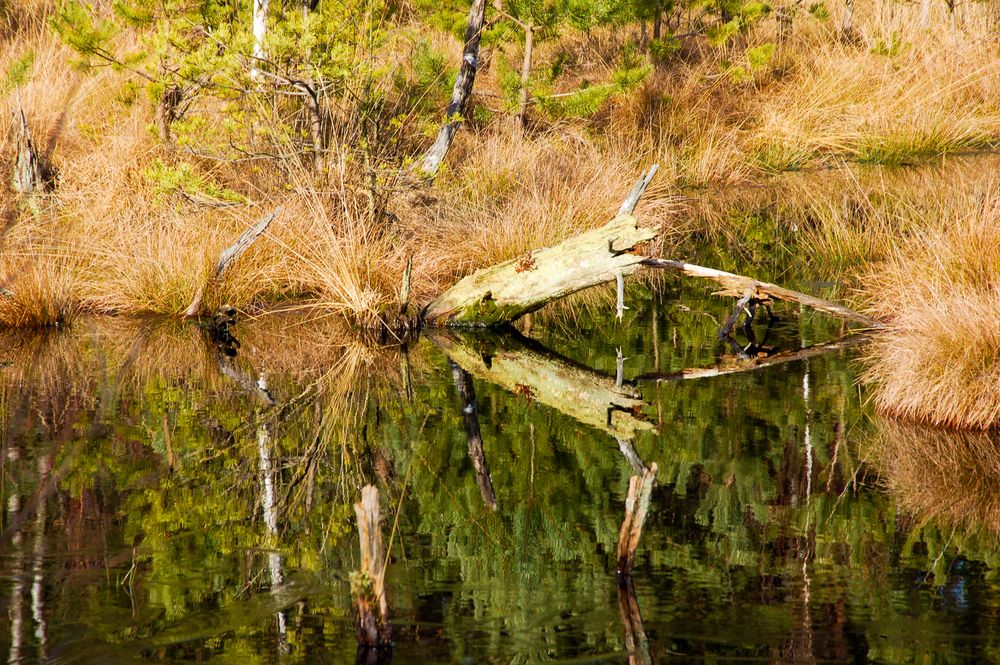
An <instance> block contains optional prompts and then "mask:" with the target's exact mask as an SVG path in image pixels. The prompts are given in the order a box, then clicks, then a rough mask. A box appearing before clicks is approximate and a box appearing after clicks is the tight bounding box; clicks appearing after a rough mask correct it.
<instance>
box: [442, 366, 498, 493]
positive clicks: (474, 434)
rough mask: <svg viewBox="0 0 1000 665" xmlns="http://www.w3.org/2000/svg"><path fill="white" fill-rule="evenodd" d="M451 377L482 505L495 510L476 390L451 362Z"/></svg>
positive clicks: (461, 370) (468, 376) (462, 371)
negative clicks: (481, 497)
mask: <svg viewBox="0 0 1000 665" xmlns="http://www.w3.org/2000/svg"><path fill="white" fill-rule="evenodd" d="M451 376H452V380H453V381H454V382H455V387H456V388H457V389H458V396H459V399H461V401H462V421H463V423H464V425H465V436H466V438H467V439H468V440H469V459H471V460H472V467H473V468H474V469H475V470H476V483H477V484H478V485H479V492H480V493H481V494H482V495H483V503H484V504H485V505H486V507H487V508H489V509H490V510H496V509H497V497H496V494H494V492H493V480H492V479H491V478H490V467H489V466H488V465H487V464H486V451H485V450H484V449H483V436H482V433H481V432H480V430H479V405H478V404H476V390H475V388H474V387H473V385H472V375H471V374H469V373H468V372H466V371H465V370H464V369H462V368H461V367H459V366H458V364H457V363H455V362H454V361H452V362H451Z"/></svg>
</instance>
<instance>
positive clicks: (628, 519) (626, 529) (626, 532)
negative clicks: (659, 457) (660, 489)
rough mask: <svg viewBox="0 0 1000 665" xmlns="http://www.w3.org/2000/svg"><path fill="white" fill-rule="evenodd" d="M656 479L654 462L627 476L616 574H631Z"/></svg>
mask: <svg viewBox="0 0 1000 665" xmlns="http://www.w3.org/2000/svg"><path fill="white" fill-rule="evenodd" d="M655 479H656V462H653V464H652V465H651V466H650V467H649V469H647V470H646V471H644V472H643V473H641V474H636V475H634V476H632V477H631V478H629V482H628V496H627V497H626V498H625V519H624V520H623V521H622V528H621V532H620V533H619V534H618V574H619V575H626V576H628V575H631V574H632V564H633V563H635V551H636V549H638V547H639V538H640V537H642V527H643V525H644V524H645V523H646V513H647V511H648V510H649V497H650V495H651V494H652V492H653V482H654V481H655Z"/></svg>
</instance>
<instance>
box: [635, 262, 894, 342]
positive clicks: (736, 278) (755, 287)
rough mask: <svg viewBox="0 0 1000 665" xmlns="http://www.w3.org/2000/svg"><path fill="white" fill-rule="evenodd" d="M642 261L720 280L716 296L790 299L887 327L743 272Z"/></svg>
mask: <svg viewBox="0 0 1000 665" xmlns="http://www.w3.org/2000/svg"><path fill="white" fill-rule="evenodd" d="M641 263H642V265H644V266H649V267H651V268H664V269H667V270H675V271H677V272H679V273H681V274H683V275H687V276H688V277H698V278H700V279H708V280H711V281H713V282H716V283H717V284H720V285H721V286H722V287H723V288H722V290H721V291H717V292H716V295H722V296H733V297H735V298H747V302H749V300H751V299H753V300H756V301H757V302H761V303H767V302H770V301H772V300H784V301H786V302H794V303H798V304H800V305H805V306H806V307H811V308H813V309H815V310H818V311H820V312H826V313H827V314H832V315H833V316H837V317H840V318H842V319H845V320H847V321H853V322H855V323H860V324H862V325H864V326H866V327H868V328H882V327H883V325H882V323H881V322H880V321H876V320H875V319H873V318H871V317H869V316H865V315H864V314H861V313H859V312H855V311H854V310H852V309H850V308H848V307H844V306H843V305H838V304H837V303H834V302H830V301H829V300H823V299H822V298H816V297H815V296H810V295H808V294H805V293H799V292H798V291H792V290H791V289H786V288H783V287H780V286H777V285H776V284H769V283H767V282H761V281H758V280H756V279H753V278H752V277H744V276H743V275H737V274H734V273H731V272H725V271H723V270H715V269H714V268H706V267H704V266H698V265H694V264H693V263H684V262H683V261H673V260H670V259H645V260H643V261H641Z"/></svg>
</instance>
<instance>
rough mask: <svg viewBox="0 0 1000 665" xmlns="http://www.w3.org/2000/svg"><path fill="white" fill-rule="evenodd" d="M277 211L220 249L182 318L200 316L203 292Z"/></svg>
mask: <svg viewBox="0 0 1000 665" xmlns="http://www.w3.org/2000/svg"><path fill="white" fill-rule="evenodd" d="M279 212H281V208H276V209H275V210H274V212H269V213H268V214H266V215H264V216H263V217H261V218H260V220H259V221H258V222H257V223H256V224H254V225H253V226H251V227H250V228H249V229H247V230H246V231H244V232H243V233H242V234H240V237H239V238H237V239H236V242H234V243H233V244H232V245H230V246H229V247H226V248H225V249H224V250H222V253H221V254H220V255H219V261H218V263H216V264H215V270H213V271H212V274H211V275H209V276H208V279H207V280H205V283H204V284H202V285H201V287H199V288H198V292H197V293H196V294H195V296H194V300H192V301H191V304H190V305H188V306H187V309H185V310H184V318H186V319H193V318H197V317H199V316H201V306H202V301H203V300H204V299H205V293H206V292H207V291H208V289H209V288H210V287H211V286H213V285H214V284H215V283H216V282H218V281H219V279H221V278H222V274H223V273H224V272H226V270H228V269H229V266H231V265H232V264H233V263H235V262H236V259H238V258H240V257H241V256H243V253H244V252H246V251H247V250H248V249H250V245H252V244H253V243H254V241H255V240H257V238H259V237H261V236H262V235H263V234H264V232H265V231H267V227H268V226H270V225H271V222H273V221H274V218H275V217H277V215H278V213H279Z"/></svg>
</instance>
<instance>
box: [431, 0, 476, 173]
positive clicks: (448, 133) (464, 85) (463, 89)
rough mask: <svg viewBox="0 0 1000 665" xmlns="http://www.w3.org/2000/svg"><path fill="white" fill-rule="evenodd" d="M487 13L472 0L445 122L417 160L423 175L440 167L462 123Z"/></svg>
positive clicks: (473, 81)
mask: <svg viewBox="0 0 1000 665" xmlns="http://www.w3.org/2000/svg"><path fill="white" fill-rule="evenodd" d="M485 17H486V0H472V5H471V6H470V7H469V19H468V22H467V24H466V27H465V46H464V48H463V49H462V66H461V67H460V68H459V70H458V78H456V79H455V86H454V87H453V88H452V91H451V101H450V102H449V103H448V109H447V110H446V111H445V122H444V125H443V126H442V127H441V130H440V131H439V132H438V135H437V139H435V141H434V145H432V146H431V147H430V149H429V150H428V151H427V154H426V155H424V158H423V160H422V161H421V162H420V170H421V171H422V172H423V174H424V175H426V176H434V175H435V174H436V173H437V171H438V169H439V168H440V167H441V162H443V161H444V157H445V155H447V154H448V149H449V148H451V142H452V141H453V140H454V139H455V133H456V132H457V131H458V128H459V127H461V125H462V115H463V114H464V113H465V109H466V106H467V105H468V101H469V97H470V96H471V95H472V85H473V84H474V83H475V81H476V69H477V67H478V66H479V41H480V39H481V38H482V36H483V22H484V20H485Z"/></svg>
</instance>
